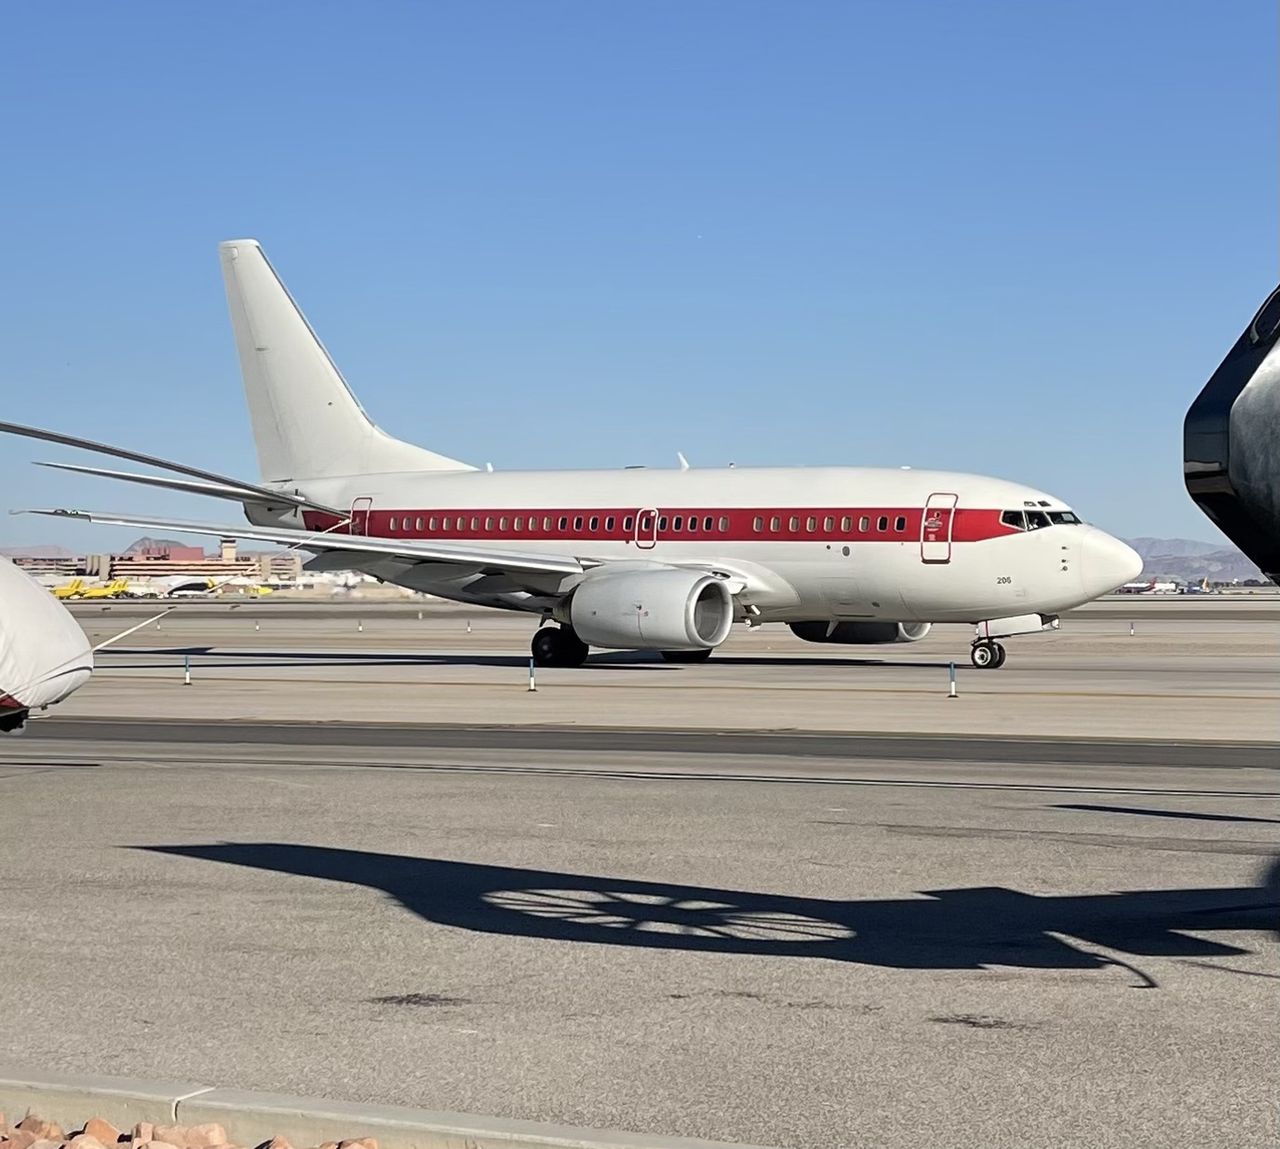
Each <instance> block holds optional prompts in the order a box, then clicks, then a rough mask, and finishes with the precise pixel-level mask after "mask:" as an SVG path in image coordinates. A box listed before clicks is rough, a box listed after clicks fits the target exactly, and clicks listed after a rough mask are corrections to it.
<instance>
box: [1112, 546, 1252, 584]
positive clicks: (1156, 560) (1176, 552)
mask: <svg viewBox="0 0 1280 1149" xmlns="http://www.w3.org/2000/svg"><path fill="white" fill-rule="evenodd" d="M1125 542H1127V543H1128V544H1129V545H1130V546H1131V547H1133V549H1134V550H1135V551H1137V552H1138V554H1140V555H1141V556H1142V564H1143V565H1142V574H1143V577H1145V578H1168V579H1176V580H1178V581H1179V582H1199V581H1200V580H1201V579H1203V578H1208V579H1209V581H1210V582H1244V581H1245V580H1246V579H1261V578H1262V572H1261V571H1260V570H1258V568H1257V567H1256V566H1254V565H1253V563H1251V562H1250V561H1249V560H1248V559H1247V558H1245V557H1244V555H1243V554H1241V553H1240V552H1239V551H1238V550H1236V548H1235V547H1233V546H1231V545H1230V544H1229V543H1228V544H1226V545H1225V546H1224V545H1223V544H1222V543H1202V542H1197V541H1196V540H1195V539H1151V538H1137V539H1126V540H1125Z"/></svg>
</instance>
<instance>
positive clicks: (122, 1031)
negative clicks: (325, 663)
mask: <svg viewBox="0 0 1280 1149" xmlns="http://www.w3.org/2000/svg"><path fill="white" fill-rule="evenodd" d="M101 725H102V724H101V723H100V722H97V721H96V720H93V721H90V720H85V721H83V722H81V721H79V720H68V719H60V720H58V721H57V722H49V723H47V724H46V725H45V726H43V727H40V728H37V729H36V730H35V731H34V732H33V733H32V735H31V736H30V737H28V738H27V739H25V740H22V741H18V740H6V741H4V742H3V743H0V803H3V808H4V811H5V824H6V826H7V827H8V828H9V830H10V832H9V833H6V834H5V835H3V837H0V874H3V879H2V881H3V886H4V895H5V896H4V897H3V899H0V933H2V934H3V936H4V938H5V939H6V944H5V945H4V946H0V1017H3V1018H4V1019H5V1025H6V1031H7V1033H8V1034H9V1035H10V1043H9V1044H10V1053H11V1056H13V1057H20V1058H21V1059H22V1060H23V1061H25V1062H27V1063H29V1064H33V1065H40V1066H43V1067H46V1068H51V1069H55V1070H62V1071H69V1072H81V1073H90V1072H110V1073H113V1074H118V1075H127V1076H144V1077H145V1076H153V1077H163V1076H167V1077H187V1078H190V1079H193V1080H217V1081H219V1082H225V1083H226V1084H227V1085H228V1086H241V1087H246V1088H249V1087H252V1088H255V1089H267V1090H279V1091H283V1092H291V1093H303V1094H311V1095H316V1094H327V1095H330V1096H335V1097H342V1098H348V1099H354V1100H367V1101H378V1102H387V1103H402V1104H411V1105H417V1106H423V1107H429V1108H435V1109H446V1110H461V1111H470V1112H478V1113H489V1114H497V1115H502V1116H510V1117H519V1118H527V1119H534V1120H549V1121H559V1122H565V1123H570V1124H575V1125H587V1126H597V1127H614V1128H622V1129H630V1130H638V1131H646V1132H653V1133H658V1134H669V1135H674V1134H683V1135H690V1136H701V1137H707V1138H715V1139H721V1140H742V1141H746V1142H749V1143H753V1144H759V1145H776V1146H796V1147H800V1149H829V1147H831V1146H866V1147H868V1149H870V1147H873V1146H874V1147H876V1149H881V1147H887V1149H894V1147H904V1149H905V1147H907V1146H911V1147H915V1146H919V1145H924V1144H927V1145H933V1146H939V1147H943V1149H946V1147H953V1146H954V1147H956V1149H959V1147H961V1146H965V1147H968V1146H973V1145H982V1146H989V1147H996V1149H999V1147H1008V1149H1013V1147H1021V1146H1025V1145H1032V1144H1034V1145H1038V1146H1046V1147H1058V1146H1061V1147H1066V1146H1073V1147H1074V1146H1079V1145H1090V1146H1099V1147H1108V1146H1115V1147H1117V1149H1119V1147H1124V1149H1135V1147H1137V1149H1142V1147H1148V1146H1150V1147H1156V1146H1161V1147H1164V1146H1172V1145H1192V1144H1194V1145H1199V1146H1206V1147H1216V1146H1222V1147H1224V1149H1225V1147H1228V1146H1230V1147H1231V1149H1254V1147H1258V1149H1261V1147H1262V1146H1271V1145H1274V1144H1275V1138H1276V1134H1277V1128H1276V1125H1275V1104H1274V1103H1275V1097H1276V1096H1277V1089H1278V1088H1280V1062H1278V1061H1277V1059H1276V1057H1275V1033H1276V1031H1277V1024H1278V1023H1280V1004H1278V1001H1277V994H1276V980H1277V979H1280V963H1277V961H1276V956H1277V952H1278V948H1280V947H1278V945H1277V942H1278V938H1277V934H1276V929H1277V924H1278V921H1280V868H1278V865H1280V864H1278V862H1277V855H1278V852H1280V851H1278V842H1280V835H1278V834H1277V830H1280V772H1278V770H1277V766H1276V763H1275V762H1274V761H1272V762H1270V764H1266V763H1265V762H1263V761H1260V760H1253V759H1244V760H1242V761H1243V763H1244V764H1232V763H1225V764H1224V763H1222V762H1219V763H1218V764H1216V765H1206V764H1197V763H1196V759H1195V757H1194V754H1193V753H1192V752H1193V751H1194V749H1195V748H1194V747H1192V748H1183V753H1185V754H1188V755H1191V756H1190V757H1180V758H1177V759H1173V760H1171V762H1172V764H1168V763H1165V764H1162V763H1161V759H1160V758H1159V756H1158V755H1156V756H1153V757H1151V758H1150V760H1148V761H1146V762H1134V761H1131V760H1130V759H1132V757H1133V756H1134V744H1132V743H1117V744H1114V751H1115V754H1116V760H1115V761H1111V762H1109V761H1107V760H1106V759H1107V752H1106V750H1105V744H1101V743H1099V744H1095V751H1094V753H1093V755H1092V756H1091V757H1090V758H1089V760H1087V761H1079V762H1073V761H1048V760H1044V756H1043V755H1042V756H1041V759H1040V760H1036V759H1035V758H1034V757H1032V756H1031V755H1028V760H1027V761H1019V760H1018V756H1017V755H1016V754H1015V753H1013V752H1010V753H1009V754H1008V755H1007V757H1006V760H1004V761H1000V762H983V761H977V760H975V759H976V757H977V755H978V753H979V752H980V751H979V750H976V749H974V748H973V747H972V746H965V745H964V744H962V743H961V744H959V745H960V746H961V750H962V752H961V753H960V755H959V756H958V757H957V756H948V755H946V754H941V755H938V754H927V753H925V752H926V751H928V750H929V749H930V746H928V745H923V746H920V745H915V746H912V745H908V746H906V747H905V749H906V750H907V751H908V752H915V753H918V754H920V755H921V756H920V757H918V758H911V757H897V758H886V757H879V756H878V755H882V754H886V753H889V748H887V747H886V746H883V745H879V744H874V743H871V742H865V743H864V744H863V749H864V750H865V751H866V754H864V755H862V756H858V757H852V758H851V757H850V756H849V755H848V754H847V753H845V752H842V751H841V749H840V747H839V746H838V745H836V744H832V743H823V744H821V745H819V746H818V748H817V749H818V750H819V751H820V753H817V754H811V755H807V756H806V755H803V754H797V753H792V751H793V750H795V749H796V744H797V739H798V738H799V736H794V735H792V736H780V737H782V738H783V739H784V741H782V742H780V743H779V744H776V745H772V746H771V747H769V748H768V749H767V750H766V751H763V752H762V751H761V750H760V748H759V747H756V746H752V747H750V749H749V750H748V751H747V752H744V747H743V743H742V741H741V740H739V741H738V742H736V743H730V744H728V745H727V746H726V747H723V748H721V747H719V746H717V745H716V744H715V743H714V742H713V741H711V740H710V739H709V738H708V736H705V735H702V736H699V737H701V738H702V742H701V743H697V742H691V743H688V744H686V745H685V747H684V748H683V749H680V748H677V747H678V744H677V743H666V744H663V743H653V744H651V745H649V746H646V747H645V748H642V749H626V748H624V745H625V739H624V738H621V737H620V738H619V739H618V746H617V747H615V748H613V749H600V748H591V747H589V746H583V745H582V744H578V745H577V746H576V747H573V746H571V747H570V748H565V745H564V741H565V739H566V738H569V737H571V736H574V735H581V734H583V733H584V732H582V731H569V732H568V733H567V734H563V735H557V734H556V732H554V731H552V732H546V731H544V732H542V736H543V741H542V743H541V744H540V745H539V746H538V747H537V748H534V749H530V750H523V751H522V750H520V749H518V748H517V746H518V743H519V738H520V735H521V734H522V733H527V732H521V731H513V730H508V731H505V732H502V733H503V735H504V736H503V737H498V736H496V735H490V736H489V738H488V740H487V741H486V739H485V738H480V739H478V740H476V741H474V742H473V743H472V744H470V745H465V744H459V745H452V746H450V745H435V746H431V745H428V746H427V747H425V748H424V747H423V746H421V745H417V744H416V742H417V741H418V740H416V739H415V735H414V731H413V729H412V728H411V727H394V726H380V727H379V729H381V730H383V731H384V736H383V738H382V740H381V741H380V742H379V744H377V745H360V744H359V740H358V738H356V737H350V738H342V739H334V740H332V741H331V742H330V743H328V744H326V743H325V741H324V740H323V739H321V738H308V739H306V740H305V742H302V743H301V744H299V743H298V742H293V743H291V742H289V741H287V740H284V739H281V738H278V737H275V736H274V735H272V734H270V733H269V730H270V728H265V731H264V732H265V736H264V738H263V740H262V741H261V742H254V741H253V737H254V734H253V727H252V724H244V725H241V726H233V727H229V728H226V727H222V728H220V727H219V725H218V724H194V725H192V726H191V727H189V728H187V729H186V731H185V732H184V734H185V736H183V735H180V733H179V732H178V730H177V728H178V727H179V726H181V725H182V724H180V723H174V722H171V721H165V722H162V723H159V724H157V725H156V726H154V727H153V728H148V727H147V726H146V724H133V723H125V724H120V726H119V727H118V728H117V730H116V736H114V737H112V738H109V739H106V738H102V737H101V734H102V730H101ZM455 729H456V728H455ZM586 733H590V732H586ZM180 737H181V740H179V739H180ZM557 737H559V738H560V742H559V743H557V741H556V739H557ZM786 739H790V741H789V742H788V741H786ZM423 741H426V742H427V743H430V741H431V740H430V738H426V739H423ZM436 741H437V742H439V741H441V740H440V739H437V740H436ZM443 741H445V742H446V743H447V742H448V739H444V740H443ZM454 741H455V742H458V743H463V742H464V739H463V738H462V737H461V736H460V737H458V738H455V739H454ZM949 743H950V740H947V739H940V740H937V744H938V745H941V746H946V745H947V744H949ZM1025 745H1027V746H1028V747H1029V748H1030V749H1031V752H1032V754H1033V753H1034V748H1035V746H1036V744H1035V743H1028V744H1025ZM1099 747H1102V748H1101V749H1099ZM847 749H848V748H847V747H846V748H845V750H846V751H847ZM1237 749H1240V748H1237ZM1245 749H1247V748H1245ZM828 755H829V756H828Z"/></svg>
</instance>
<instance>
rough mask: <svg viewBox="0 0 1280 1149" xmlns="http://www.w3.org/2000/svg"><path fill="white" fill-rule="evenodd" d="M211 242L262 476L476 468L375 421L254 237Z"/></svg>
mask: <svg viewBox="0 0 1280 1149" xmlns="http://www.w3.org/2000/svg"><path fill="white" fill-rule="evenodd" d="M218 251H219V256H220V257H221V260H222V276H223V279H224V281H225V283H226V287H227V306H228V307H229V308H230V310H231V326H232V328H233V330H234V331H235V337H236V349H237V351H239V353H240V371H241V374H242V375H243V376H244V391H245V398H246V399H247V400H248V403H249V418H250V421H251V422H252V424H253V438H254V442H255V443H256V445H257V448H258V465H259V467H260V468H261V471H262V478H263V480H264V481H267V482H273V481H290V482H295V483H296V482H299V481H302V480H306V479H318V478H328V477H331V476H343V475H359V474H378V473H383V472H388V471H470V470H474V468H473V467H470V466H468V465H467V464H466V463H460V462H458V461H457V460H456V459H449V458H446V457H445V456H443V455H437V454H435V453H433V452H431V451H427V450H425V449H424V448H422V447H415V446H414V445H413V444H412V443H405V442H402V441H401V440H399V439H393V438H392V437H391V436H390V435H388V434H387V433H386V432H385V431H383V430H381V429H380V428H379V427H377V426H375V425H374V424H373V422H372V421H371V420H370V418H369V416H368V415H366V414H365V413H364V409H363V408H362V407H361V406H360V404H359V403H358V402H357V401H356V397H355V396H354V395H353V394H352V393H351V389H350V388H349V387H348V386H347V384H346V380H344V379H343V378H342V374H341V373H340V372H339V371H338V368H337V367H336V366H335V365H334V362H333V360H332V359H330V358H329V353H328V352H327V351H326V350H325V349H324V345H323V344H322V343H321V342H320V340H319V339H317V338H316V335H315V332H314V331H312V330H311V325H310V324H309V323H308V322H307V320H306V317H305V316H304V315H303V314H302V312H301V311H300V310H299V309H298V305H297V304H296V303H294V301H293V297H292V296H291V295H290V294H289V292H288V289H287V288H286V287H285V285H284V284H283V283H282V282H281V280H280V277H279V276H278V275H277V274H276V272H275V269H274V268H273V267H272V266H271V264H270V263H269V262H268V261H267V257H266V255H265V254H264V252H263V250H262V247H261V245H260V244H259V243H258V241H257V240H253V239H233V240H229V241H227V242H226V243H223V244H220V245H219V248H218Z"/></svg>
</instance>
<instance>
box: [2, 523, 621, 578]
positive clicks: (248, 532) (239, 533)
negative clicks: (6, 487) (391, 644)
mask: <svg viewBox="0 0 1280 1149" xmlns="http://www.w3.org/2000/svg"><path fill="white" fill-rule="evenodd" d="M11 513H12V514H27V515H52V516H54V517H55V518H66V519H78V520H80V521H81V522H88V523H102V524H104V525H107V526H115V527H142V528H143V529H145V530H160V531H176V532H178V533H180V534H187V535H209V536H212V537H213V538H223V539H253V540H255V541H259V542H268V543H281V544H283V545H285V546H288V547H297V548H298V549H299V550H307V551H316V552H320V551H358V552H360V553H361V554H371V555H385V556H386V557H387V558H404V559H414V560H417V561H419V562H434V563H454V564H456V565H458V566H461V567H470V568H472V569H475V570H478V571H482V572H485V573H495V574H498V573H510V574H562V575H564V574H581V573H582V572H583V571H585V570H588V569H590V568H591V567H594V566H599V565H600V564H599V563H598V562H596V561H593V560H590V559H576V558H566V557H562V556H560V555H547V554H539V553H537V552H536V551H505V550H489V549H486V548H481V547H465V546H455V545H453V544H448V543H446V544H437V543H432V542H413V541H410V540H408V539H382V538H374V537H372V536H369V535H347V534H337V533H329V532H321V531H294V530H289V529H288V528H285V527H256V526H247V525H246V524H244V523H237V524H234V525H232V524H227V525H219V524H216V523H193V522H187V521H186V520H183V519H154V518H148V517H145V516H137V515H113V514H103V513H99V512H97V511H72V510H61V509H58V510H29V511H13V512H11Z"/></svg>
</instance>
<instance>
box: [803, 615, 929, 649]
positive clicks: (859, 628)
mask: <svg viewBox="0 0 1280 1149" xmlns="http://www.w3.org/2000/svg"><path fill="white" fill-rule="evenodd" d="M932 625H933V624H932V623H928V622H837V623H835V624H832V623H830V622H824V621H818V622H793V623H792V624H791V633H792V634H794V635H795V636H796V638H802V639H804V641H805V642H835V643H839V644H841V645H842V646H873V645H875V644H877V643H883V642H919V641H920V640H921V639H922V638H924V636H925V635H926V634H928V633H929V631H930V630H931V629H932Z"/></svg>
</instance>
